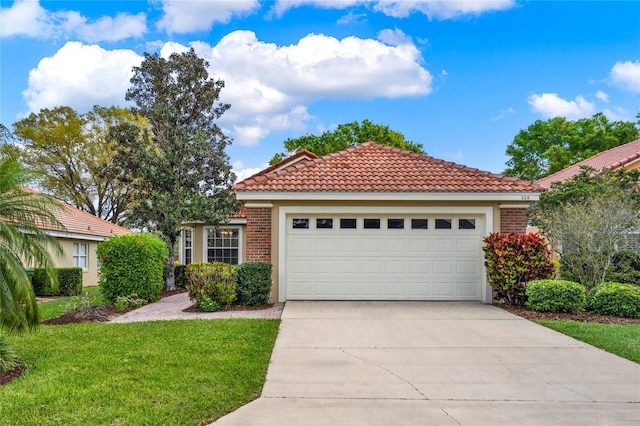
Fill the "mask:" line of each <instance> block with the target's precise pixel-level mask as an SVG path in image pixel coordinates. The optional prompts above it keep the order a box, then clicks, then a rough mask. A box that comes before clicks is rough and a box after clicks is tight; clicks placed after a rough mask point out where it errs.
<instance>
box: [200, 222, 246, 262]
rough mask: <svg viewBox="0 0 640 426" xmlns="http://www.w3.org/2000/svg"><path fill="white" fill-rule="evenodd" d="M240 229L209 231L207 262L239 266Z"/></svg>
mask: <svg viewBox="0 0 640 426" xmlns="http://www.w3.org/2000/svg"><path fill="white" fill-rule="evenodd" d="M239 247H240V232H239V230H238V228H215V229H207V262H224V263H230V264H232V265H237V264H238V261H239V258H240V256H239V254H240V249H239Z"/></svg>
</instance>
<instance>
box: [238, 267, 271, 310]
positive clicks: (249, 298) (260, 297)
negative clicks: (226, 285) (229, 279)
mask: <svg viewBox="0 0 640 426" xmlns="http://www.w3.org/2000/svg"><path fill="white" fill-rule="evenodd" d="M271 269H272V266H271V264H270V263H265V262H245V263H242V264H240V265H238V266H236V279H237V293H238V302H239V303H241V304H243V305H248V306H259V305H264V304H265V303H267V302H269V295H270V294H271Z"/></svg>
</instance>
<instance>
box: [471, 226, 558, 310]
mask: <svg viewBox="0 0 640 426" xmlns="http://www.w3.org/2000/svg"><path fill="white" fill-rule="evenodd" d="M484 243H485V245H484V247H483V248H482V249H483V251H484V259H485V262H484V265H485V267H486V269H487V281H488V282H489V284H490V285H491V286H492V287H493V289H494V290H495V292H496V295H495V296H496V299H497V300H503V301H504V302H505V303H508V304H511V305H522V304H524V302H525V301H526V293H525V289H526V283H527V282H529V281H534V280H543V279H547V278H550V277H552V276H553V275H554V273H555V268H554V265H553V262H552V261H551V253H550V251H549V244H548V243H547V241H546V240H545V239H544V238H542V237H540V236H538V235H535V234H524V235H521V234H501V233H493V234H490V235H489V236H487V237H486V238H485V239H484Z"/></svg>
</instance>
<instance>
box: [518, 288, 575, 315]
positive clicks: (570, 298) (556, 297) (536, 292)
mask: <svg viewBox="0 0 640 426" xmlns="http://www.w3.org/2000/svg"><path fill="white" fill-rule="evenodd" d="M526 294H527V302H526V305H527V306H528V307H530V308H531V309H533V310H536V311H542V312H577V311H580V310H582V309H584V304H585V289H584V286H583V285H582V284H578V283H575V282H572V281H563V280H539V281H530V282H529V283H527V290H526Z"/></svg>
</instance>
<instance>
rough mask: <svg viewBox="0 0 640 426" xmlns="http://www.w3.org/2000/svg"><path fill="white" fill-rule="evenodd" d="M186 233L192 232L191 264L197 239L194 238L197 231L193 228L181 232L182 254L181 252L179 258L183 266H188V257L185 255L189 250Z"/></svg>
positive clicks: (183, 229)
mask: <svg viewBox="0 0 640 426" xmlns="http://www.w3.org/2000/svg"><path fill="white" fill-rule="evenodd" d="M185 231H190V232H191V262H193V254H194V253H195V250H194V249H195V246H194V244H193V243H194V242H195V238H194V234H195V230H194V229H193V228H182V229H181V230H180V252H179V256H178V261H179V262H180V264H181V265H186V264H187V262H186V255H185V250H186V249H187V247H186V246H185V235H184V232H185Z"/></svg>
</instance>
